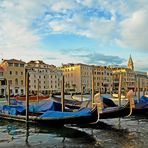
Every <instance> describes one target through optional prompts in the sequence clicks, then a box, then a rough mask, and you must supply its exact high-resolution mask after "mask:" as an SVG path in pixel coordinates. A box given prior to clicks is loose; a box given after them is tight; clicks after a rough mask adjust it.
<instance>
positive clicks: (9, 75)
mask: <svg viewBox="0 0 148 148" xmlns="http://www.w3.org/2000/svg"><path fill="white" fill-rule="evenodd" d="M1 66H2V68H3V69H4V72H3V77H4V79H5V80H6V82H7V84H8V82H9V84H10V94H11V95H18V94H25V81H24V79H25V68H24V67H25V62H24V61H22V60H16V59H10V60H2V63H1ZM5 91H6V90H5Z"/></svg>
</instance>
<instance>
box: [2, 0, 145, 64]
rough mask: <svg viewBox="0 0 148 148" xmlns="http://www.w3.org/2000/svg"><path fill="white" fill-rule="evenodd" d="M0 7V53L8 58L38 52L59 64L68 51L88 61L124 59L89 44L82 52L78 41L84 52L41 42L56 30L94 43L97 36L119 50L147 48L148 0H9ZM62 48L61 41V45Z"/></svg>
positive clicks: (106, 46) (105, 44)
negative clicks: (66, 49)
mask: <svg viewBox="0 0 148 148" xmlns="http://www.w3.org/2000/svg"><path fill="white" fill-rule="evenodd" d="M0 10H1V11H0V53H2V54H3V55H4V56H6V57H10V58H12V57H20V58H22V59H23V57H26V59H29V58H32V57H33V56H34V58H42V59H46V60H48V61H49V62H53V61H54V60H55V63H58V60H59V62H62V60H63V62H66V61H68V60H70V61H71V58H70V55H73V59H72V61H73V62H75V61H76V62H77V61H78V60H79V61H80V62H83V60H84V61H85V62H87V63H91V62H92V63H97V62H98V63H103V64H108V63H113V64H120V63H122V62H123V61H124V59H122V58H120V57H119V56H120V55H119V56H110V55H103V54H99V53H98V52H96V53H95V54H96V55H95V54H94V53H91V52H90V49H86V50H85V51H84V50H83V49H80V48H81V47H82V46H81V45H80V44H79V45H78V46H79V47H80V48H79V49H80V50H82V51H81V52H79V51H77V52H74V53H73V54H72V53H71V52H70V53H69V55H68V54H65V55H64V54H63V53H61V52H59V53H58V52H56V51H55V49H54V51H52V52H49V51H47V50H46V51H45V48H47V49H48V48H49V47H47V46H46V45H45V46H44V47H43V46H42V45H43V44H44V39H45V38H46V39H47V38H48V37H49V36H48V35H53V34H61V35H62V34H69V35H70V34H72V35H75V36H77V37H79V36H84V37H86V38H87V39H88V40H89V39H90V42H91V41H92V40H95V42H97V43H98V44H99V45H100V44H101V47H104V49H105V48H106V49H110V47H108V46H109V45H110V44H112V45H114V46H113V47H115V48H116V49H117V48H118V47H119V48H120V47H123V50H126V49H127V48H131V49H134V50H137V51H138V52H140V51H144V52H146V51H147V49H148V43H147V41H146V39H147V38H148V30H147V24H148V2H147V0H142V1H139V0H130V1H123V0H118V1H114V0H109V1H102V0H71V1H68V0H61V1H59V0H46V1H42V0H31V1H30V0H24V1H18V0H14V1H10V0H5V1H0ZM68 41H69V40H68ZM69 44H70V43H69ZM78 46H76V47H78ZM83 46H84V45H83ZM87 46H88V44H87V43H86V46H85V47H86V48H88V47H87ZM64 48H65V47H64V45H61V49H64ZM71 48H73V47H71ZM90 48H91V47H90ZM96 48H97V47H96ZM120 49H121V48H120ZM50 50H51V49H50ZM111 50H114V49H111ZM43 51H44V52H43ZM8 53H9V54H8ZM78 53H79V54H78ZM60 54H61V55H60ZM119 54H120V53H119ZM32 55H33V56H32ZM48 55H49V57H52V58H48ZM76 55H77V56H76ZM116 55H117V54H116ZM27 56H28V57H27ZM57 56H58V57H57ZM81 56H82V57H81ZM110 60H111V62H110ZM140 63H141V64H143V62H140ZM139 67H140V66H139Z"/></svg>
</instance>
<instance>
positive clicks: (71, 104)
mask: <svg viewBox="0 0 148 148" xmlns="http://www.w3.org/2000/svg"><path fill="white" fill-rule="evenodd" d="M49 100H52V101H55V102H58V103H60V102H61V97H57V96H55V95H53V94H51V95H50V97H49ZM82 103H83V102H82V101H78V100H72V99H64V105H65V106H66V107H68V108H70V109H79V108H80V107H81V106H82Z"/></svg>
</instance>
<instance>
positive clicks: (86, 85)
mask: <svg viewBox="0 0 148 148" xmlns="http://www.w3.org/2000/svg"><path fill="white" fill-rule="evenodd" d="M61 70H62V71H63V75H64V78H65V91H66V92H68V93H70V92H75V93H81V92H82V93H90V92H91V89H92V66H90V65H86V64H81V63H78V64H73V63H69V64H63V65H62V67H61Z"/></svg>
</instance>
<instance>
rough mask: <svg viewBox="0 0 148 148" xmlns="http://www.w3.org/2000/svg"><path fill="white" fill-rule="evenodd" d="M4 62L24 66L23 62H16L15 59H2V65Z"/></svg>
mask: <svg viewBox="0 0 148 148" xmlns="http://www.w3.org/2000/svg"><path fill="white" fill-rule="evenodd" d="M4 62H8V63H16V64H25V62H24V61H22V60H17V59H10V60H5V59H3V61H2V63H4Z"/></svg>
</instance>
